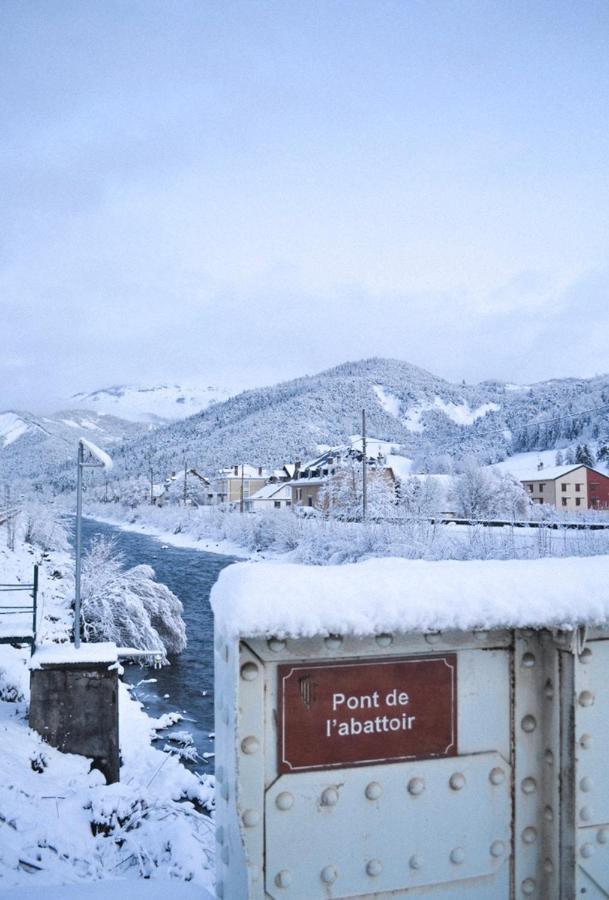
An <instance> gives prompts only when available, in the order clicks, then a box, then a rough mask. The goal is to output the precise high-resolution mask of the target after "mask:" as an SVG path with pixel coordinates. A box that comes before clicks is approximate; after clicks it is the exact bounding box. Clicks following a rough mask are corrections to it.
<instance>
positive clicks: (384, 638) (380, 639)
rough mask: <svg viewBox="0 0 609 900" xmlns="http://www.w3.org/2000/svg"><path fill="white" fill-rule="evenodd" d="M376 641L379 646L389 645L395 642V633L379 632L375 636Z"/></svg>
mask: <svg viewBox="0 0 609 900" xmlns="http://www.w3.org/2000/svg"><path fill="white" fill-rule="evenodd" d="M375 641H376V642H377V644H378V645H379V647H389V645H390V644H393V635H392V634H377V636H376V637H375Z"/></svg>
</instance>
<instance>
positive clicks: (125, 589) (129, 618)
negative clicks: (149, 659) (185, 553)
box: [82, 537, 186, 655]
mask: <svg viewBox="0 0 609 900" xmlns="http://www.w3.org/2000/svg"><path fill="white" fill-rule="evenodd" d="M182 610H183V607H182V604H181V602H180V600H179V599H178V598H177V597H176V595H175V594H174V593H172V591H170V590H169V588H168V587H167V586H166V585H164V584H161V583H159V582H158V581H155V576H154V569H153V568H152V567H151V566H146V565H142V566H134V567H133V568H132V569H125V567H124V557H123V556H122V554H120V553H117V552H116V547H115V544H114V542H113V541H111V540H108V539H107V538H103V537H98V538H96V539H95V540H94V541H93V542H92V544H91V547H90V549H89V551H88V552H87V553H86V554H85V555H84V556H83V565H82V629H83V633H84V636H85V639H87V640H93V641H114V642H115V643H116V644H118V645H119V646H122V647H135V648H136V649H141V650H154V651H156V652H160V653H162V654H163V655H164V654H165V653H169V654H172V653H181V651H182V650H183V649H184V648H185V646H186V626H185V625H184V620H183V619H182Z"/></svg>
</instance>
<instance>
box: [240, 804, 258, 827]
mask: <svg viewBox="0 0 609 900" xmlns="http://www.w3.org/2000/svg"><path fill="white" fill-rule="evenodd" d="M241 821H242V822H243V824H244V825H245V827H246V828H255V827H256V825H257V824H258V822H259V821H260V814H259V813H258V812H256V810H255V809H246V810H245V812H244V813H243V815H242V816H241Z"/></svg>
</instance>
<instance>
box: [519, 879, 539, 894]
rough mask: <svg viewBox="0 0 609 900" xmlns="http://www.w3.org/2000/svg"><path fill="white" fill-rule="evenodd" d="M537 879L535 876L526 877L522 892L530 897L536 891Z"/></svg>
mask: <svg viewBox="0 0 609 900" xmlns="http://www.w3.org/2000/svg"><path fill="white" fill-rule="evenodd" d="M535 886H536V885H535V880H534V879H533V878H525V879H524V881H523V882H522V884H521V885H520V887H521V889H522V893H523V894H526V896H527V897H529V896H530V895H531V894H532V893H533V892H534V891H535Z"/></svg>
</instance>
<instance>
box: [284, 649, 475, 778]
mask: <svg viewBox="0 0 609 900" xmlns="http://www.w3.org/2000/svg"><path fill="white" fill-rule="evenodd" d="M456 698H457V657H456V655H455V654H450V653H449V654H443V655H437V656H426V657H411V658H403V659H384V660H365V661H358V662H356V663H345V662H336V663H330V664H311V663H307V664H302V665H299V664H293V665H280V666H278V700H279V757H278V759H279V771H280V772H282V773H285V772H294V771H305V770H310V769H321V768H324V769H325V768H330V767H340V766H348V765H349V766H351V765H369V764H371V763H386V762H396V761H400V760H406V759H425V758H429V757H441V756H454V755H455V754H456V753H457V699H456Z"/></svg>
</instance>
